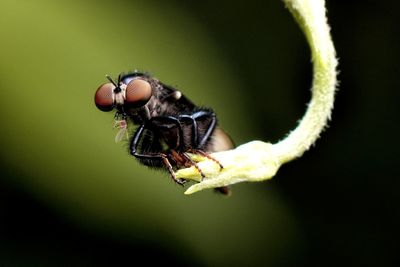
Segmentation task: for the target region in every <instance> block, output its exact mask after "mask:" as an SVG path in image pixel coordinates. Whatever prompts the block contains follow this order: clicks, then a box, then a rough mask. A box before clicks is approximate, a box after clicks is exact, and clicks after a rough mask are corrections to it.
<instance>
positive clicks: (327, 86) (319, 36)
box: [176, 0, 337, 194]
mask: <svg viewBox="0 0 400 267" xmlns="http://www.w3.org/2000/svg"><path fill="white" fill-rule="evenodd" d="M283 1H284V3H285V4H286V6H287V8H288V9H289V11H290V12H291V14H292V15H293V17H294V18H295V20H296V21H297V23H298V24H299V25H300V28H301V30H302V31H303V32H304V33H305V36H306V39H307V41H308V43H309V45H310V49H311V55H312V62H313V82H312V87H311V91H312V96H311V101H310V103H309V104H308V107H307V110H306V112H305V114H304V116H303V118H302V119H301V120H300V123H299V124H298V126H297V127H296V128H295V129H294V130H293V131H292V132H290V134H289V135H288V136H287V137H286V138H284V139H283V140H282V141H280V142H278V143H276V144H270V143H265V142H262V141H252V142H249V143H246V144H244V145H241V146H239V147H237V148H236V149H234V150H230V151H223V152H218V153H214V154H212V156H213V157H214V158H216V159H217V160H219V161H220V162H221V163H222V165H223V166H224V169H223V170H222V171H220V170H219V166H217V164H215V162H213V161H211V160H208V159H206V158H202V157H198V156H196V155H193V159H194V160H196V161H198V165H199V167H200V168H201V169H202V171H203V173H204V174H205V175H206V177H207V178H205V179H203V180H201V179H200V175H199V173H198V171H197V170H196V169H195V168H194V167H192V168H187V169H182V170H179V171H177V172H176V176H177V177H178V178H184V179H191V180H195V181H198V182H199V183H196V184H194V185H192V186H191V187H189V188H188V190H187V191H186V192H185V194H191V193H194V192H197V191H200V190H203V189H206V188H216V187H221V186H225V185H230V184H235V183H238V182H244V181H248V182H249V181H251V182H253V181H263V180H267V179H270V178H272V177H273V176H274V175H275V174H276V172H277V171H278V169H279V167H280V166H281V165H282V164H284V163H286V162H289V161H291V160H293V159H295V158H298V157H300V156H301V155H302V154H303V153H304V152H305V151H306V150H308V149H309V148H310V146H311V145H312V144H314V142H315V141H316V140H317V139H318V137H319V135H320V133H321V132H322V131H323V130H324V128H325V127H326V124H327V122H328V120H329V119H330V116H331V110H332V108H333V102H334V96H335V89H336V83H337V82H336V76H337V72H336V66H337V59H336V53H335V49H334V46H333V42H332V39H331V36H330V32H329V30H330V29H329V26H328V23H327V19H326V15H325V13H326V11H325V1H324V0H283Z"/></svg>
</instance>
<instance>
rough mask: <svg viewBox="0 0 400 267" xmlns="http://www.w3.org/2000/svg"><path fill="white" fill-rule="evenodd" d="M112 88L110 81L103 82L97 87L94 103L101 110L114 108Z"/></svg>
mask: <svg viewBox="0 0 400 267" xmlns="http://www.w3.org/2000/svg"><path fill="white" fill-rule="evenodd" d="M114 88H115V86H114V85H113V84H112V83H105V84H103V85H101V86H100V87H99V89H97V91H96V94H95V95H94V103H95V104H96V107H97V108H98V109H100V110H101V111H111V110H112V109H113V108H114V96H113V95H114Z"/></svg>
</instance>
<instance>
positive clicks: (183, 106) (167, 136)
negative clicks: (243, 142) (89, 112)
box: [95, 72, 233, 193]
mask: <svg viewBox="0 0 400 267" xmlns="http://www.w3.org/2000/svg"><path fill="white" fill-rule="evenodd" d="M108 79H109V81H110V83H106V84H103V85H102V86H100V87H99V89H98V90H97V92H96V95H95V103H96V106H97V107H98V108H99V109H101V110H103V111H110V110H112V109H116V110H117V112H116V115H115V116H116V118H121V120H122V121H124V120H127V121H129V120H131V121H132V122H133V123H134V124H137V125H139V127H138V128H137V129H136V131H135V133H134V134H133V136H132V138H131V140H130V146H129V150H130V153H131V154H132V155H133V156H135V157H136V158H137V159H138V160H139V161H140V162H141V163H142V164H144V165H146V166H150V167H154V168H166V169H167V170H168V172H169V173H170V175H171V177H172V179H173V180H174V181H175V182H177V183H179V184H183V183H184V181H183V180H180V179H176V178H175V175H174V171H175V170H177V169H179V168H182V167H190V166H195V167H196V168H197V169H198V170H199V172H200V174H201V175H202V176H203V177H204V175H203V174H202V172H201V170H200V169H199V168H198V167H197V164H196V163H195V162H193V161H192V160H191V159H190V157H189V156H188V154H187V153H188V152H190V153H197V154H200V155H203V156H206V157H210V156H209V155H208V153H211V152H216V151H222V150H228V149H232V148H233V142H232V140H231V139H230V137H229V136H228V135H227V134H226V133H225V132H224V131H223V130H222V129H220V128H218V127H217V118H216V115H215V113H214V112H213V111H212V110H211V109H210V108H204V107H198V106H196V105H195V104H193V103H192V102H191V101H190V100H189V99H188V98H186V97H185V96H184V95H183V94H182V93H181V92H180V91H178V90H176V89H174V88H173V87H171V86H168V85H165V84H163V83H162V82H160V81H158V80H157V79H155V78H153V77H150V76H149V75H146V74H143V73H139V72H134V73H128V74H121V75H120V76H119V78H118V82H117V83H115V82H114V81H113V80H112V79H111V78H109V77H108ZM121 99H122V100H121ZM116 100H118V101H116ZM124 127H125V126H124ZM210 158H211V157H210ZM211 159H212V158H211ZM215 162H216V163H217V164H219V165H220V166H221V168H222V165H221V164H220V163H219V162H217V161H216V160H215ZM219 191H221V192H223V193H227V192H228V191H227V189H226V188H221V189H220V190H219Z"/></svg>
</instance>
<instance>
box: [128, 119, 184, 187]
mask: <svg viewBox="0 0 400 267" xmlns="http://www.w3.org/2000/svg"><path fill="white" fill-rule="evenodd" d="M144 129H145V125H144V124H142V125H141V126H140V127H139V128H138V129H137V130H136V132H135V135H134V136H133V138H132V141H131V145H130V153H131V155H133V156H135V157H136V158H140V159H158V160H160V159H161V160H162V162H163V164H164V166H165V168H166V169H167V170H168V172H169V174H170V176H171V178H172V180H174V182H175V183H177V184H180V185H183V184H184V183H185V182H186V181H185V180H183V179H178V178H176V176H175V173H174V169H173V168H172V165H171V163H170V162H169V160H168V157H167V155H166V154H164V153H151V154H150V153H148V154H142V153H139V152H138V151H137V148H138V146H139V140H140V138H141V137H142V135H143V131H144Z"/></svg>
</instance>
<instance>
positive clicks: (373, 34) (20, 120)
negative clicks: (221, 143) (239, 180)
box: [0, 0, 400, 266]
mask: <svg viewBox="0 0 400 267" xmlns="http://www.w3.org/2000/svg"><path fill="white" fill-rule="evenodd" d="M399 7H400V6H399V4H398V3H397V2H395V1H332V0H331V1H329V0H328V1H327V8H328V19H329V22H330V25H331V28H332V36H333V39H334V42H335V46H336V49H337V54H338V57H339V63H340V64H339V70H340V75H339V80H340V86H339V91H338V92H337V98H336V103H335V109H334V111H333V117H332V121H331V122H330V127H329V128H328V129H327V130H326V131H325V132H324V133H323V134H322V137H321V139H320V140H318V142H317V145H316V146H315V147H313V148H312V149H311V150H310V151H308V152H307V153H305V154H304V156H303V157H302V158H301V159H298V160H296V161H294V162H291V163H288V164H286V165H285V166H283V167H282V168H281V170H280V171H279V172H278V174H277V175H276V176H275V177H274V178H273V179H272V180H271V181H268V182H263V183H256V184H239V185H236V186H234V187H233V195H232V196H231V197H230V198H227V199H224V198H223V197H220V196H217V195H215V194H213V193H212V192H211V191H210V192H201V193H198V194H195V195H193V196H189V197H188V196H184V195H183V190H182V189H181V188H180V187H178V186H175V185H174V184H172V182H171V181H170V180H169V179H168V178H167V177H166V175H163V174H160V173H157V172H154V171H150V170H147V169H146V168H145V167H143V166H140V165H138V164H137V163H136V162H135V161H134V160H133V159H132V158H131V157H130V156H128V153H127V151H126V145H116V144H115V143H114V142H113V135H114V134H115V131H113V130H112V129H111V124H112V115H111V114H102V113H101V112H99V111H97V110H96V108H95V107H94V105H93V102H92V101H93V94H94V91H95V89H96V88H97V86H98V85H99V84H101V83H103V82H105V79H104V78H103V77H104V75H105V74H107V73H109V74H111V75H113V76H116V75H117V74H118V73H119V72H121V71H126V70H129V69H135V68H139V69H141V70H146V71H150V72H151V73H152V74H154V75H155V76H156V77H159V78H160V79H162V80H163V81H164V82H166V83H169V84H172V85H176V86H177V87H178V88H182V91H183V92H184V93H185V94H186V95H188V96H189V97H190V98H191V99H192V100H194V101H195V102H197V103H199V104H203V105H209V106H212V107H213V108H214V109H215V110H216V111H217V113H218V115H219V119H220V122H221V125H222V127H224V129H225V130H227V131H228V132H229V133H230V134H231V135H232V137H233V139H234V140H235V141H236V143H238V144H241V143H244V142H247V141H250V140H255V139H260V140H265V141H271V142H276V141H278V140H280V139H281V138H283V137H284V136H285V134H287V133H288V132H289V131H290V129H292V128H294V127H295V125H296V123H297V121H298V119H299V118H300V117H301V116H302V114H303V112H304V110H305V105H306V103H307V102H308V100H309V98H310V94H309V87H310V84H311V66H312V65H311V62H310V53H309V50H308V47H307V44H306V42H305V39H304V37H303V35H302V33H301V32H300V30H299V29H298V27H297V25H296V24H295V23H294V21H293V19H292V18H291V16H290V14H289V13H288V11H287V10H286V9H285V8H284V6H283V3H282V2H281V1H278V0H273V1H253V0H249V1H245V2H243V1H242V2H238V3H234V2H233V3H232V2H231V1H216V2H214V1H202V2H201V3H190V4H188V3H187V2H186V1H179V0H176V1H168V4H166V3H164V4H161V3H158V2H156V1H143V2H141V1H123V0H119V1H110V2H108V1H86V2H81V1H56V2H54V1H46V0H41V1H34V3H33V2H30V1H9V0H5V1H2V3H1V4H0V13H1V14H0V36H1V43H0V59H1V62H0V72H1V73H2V74H1V77H2V78H1V79H0V99H1V100H2V105H0V111H1V113H0V114H1V115H0V116H1V117H0V118H1V122H2V127H1V132H0V145H1V146H0V147H1V150H0V167H1V179H0V265H1V266H116V265H122V263H127V265H135V264H139V262H140V261H145V262H148V263H159V264H166V263H168V264H173V265H175V266H184V265H190V266H224V265H227V266H235V265H236V266H343V265H349V266H398V264H399V256H398V249H397V248H398V245H397V241H398V233H397V232H398V225H399V219H398V215H399V208H398V206H399V204H398V203H400V201H399V194H398V190H399V187H400V183H399V177H398V171H397V167H398V164H399V153H398V151H399V149H400V145H399V141H398V132H399V119H398V115H399V114H400V112H399V105H398V99H399V97H400V93H399V90H398V89H399V76H400V67H399V64H398V62H399V59H400V56H399V45H400V42H399V36H400V33H399V30H398V19H397V17H396V16H397V13H398V12H397V10H398V8H399Z"/></svg>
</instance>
